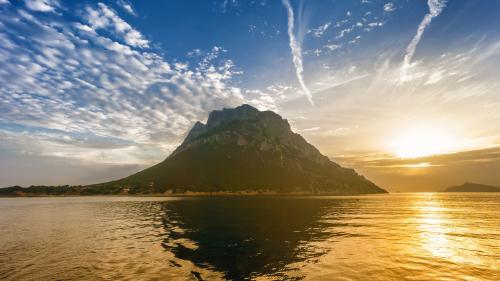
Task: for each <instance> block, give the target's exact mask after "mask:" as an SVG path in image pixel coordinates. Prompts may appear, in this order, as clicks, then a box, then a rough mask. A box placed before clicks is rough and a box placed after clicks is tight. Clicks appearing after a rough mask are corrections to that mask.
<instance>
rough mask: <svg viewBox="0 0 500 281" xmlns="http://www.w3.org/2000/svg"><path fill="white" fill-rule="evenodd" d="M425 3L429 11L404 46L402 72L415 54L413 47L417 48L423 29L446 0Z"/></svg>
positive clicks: (444, 4) (430, 0)
mask: <svg viewBox="0 0 500 281" xmlns="http://www.w3.org/2000/svg"><path fill="white" fill-rule="evenodd" d="M427 5H428V6H429V13H428V14H426V15H425V17H424V19H423V20H422V21H421V22H420V24H419V25H418V29H417V33H416V34H415V36H413V39H412V40H411V42H410V44H408V47H406V54H405V57H404V60H403V74H406V73H405V72H406V70H407V69H408V68H409V67H410V64H411V60H412V59H413V55H414V54H415V49H416V48H417V45H418V43H419V42H420V39H421V38H422V35H423V34H424V31H425V29H426V28H427V27H428V26H429V24H430V23H431V21H432V19H433V18H435V17H437V16H439V14H441V12H442V11H443V9H444V7H445V6H446V0H428V1H427Z"/></svg>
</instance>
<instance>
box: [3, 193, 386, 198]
mask: <svg viewBox="0 0 500 281" xmlns="http://www.w3.org/2000/svg"><path fill="white" fill-rule="evenodd" d="M381 194H390V193H389V192H387V193H358V194H344V193H311V192H283V193H279V192H186V193H178V194H175V193H171V194H162V193H157V194H88V195H86V194H84V195H82V194H61V195H51V194H40V195H36V194H26V195H0V198H37V197H231V196H241V197H253V196H263V197H274V196H310V197H315V196H364V195H381Z"/></svg>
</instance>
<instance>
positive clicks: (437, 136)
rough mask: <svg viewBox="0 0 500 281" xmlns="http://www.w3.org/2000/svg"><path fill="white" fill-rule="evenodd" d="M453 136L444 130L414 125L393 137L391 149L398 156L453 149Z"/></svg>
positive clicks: (426, 154) (437, 152) (445, 151)
mask: <svg viewBox="0 0 500 281" xmlns="http://www.w3.org/2000/svg"><path fill="white" fill-rule="evenodd" d="M456 146H457V145H456V141H455V140H454V138H453V137H452V136H451V135H450V134H449V133H447V132H446V131H444V130H439V129H437V128H432V127H429V126H422V127H414V128H411V129H409V130H407V131H405V132H404V133H403V134H401V135H399V136H398V137H396V138H395V140H394V142H393V145H392V147H391V151H392V152H393V153H394V154H395V155H397V156H398V157H400V158H417V157H424V156H429V155H434V154H442V153H447V152H450V151H453V150H454V149H455V148H456Z"/></svg>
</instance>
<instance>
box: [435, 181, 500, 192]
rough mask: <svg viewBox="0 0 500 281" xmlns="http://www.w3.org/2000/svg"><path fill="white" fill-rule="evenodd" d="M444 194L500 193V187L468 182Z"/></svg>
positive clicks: (447, 189) (448, 189) (453, 187)
mask: <svg viewBox="0 0 500 281" xmlns="http://www.w3.org/2000/svg"><path fill="white" fill-rule="evenodd" d="M443 191H444V192H500V187H498V186H491V185H484V184H478V183H470V182H466V183H464V184H462V185H457V186H450V187H448V188H446V189H445V190H443Z"/></svg>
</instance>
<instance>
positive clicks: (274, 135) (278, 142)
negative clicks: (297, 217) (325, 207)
mask: <svg viewBox="0 0 500 281" xmlns="http://www.w3.org/2000/svg"><path fill="white" fill-rule="evenodd" d="M93 188H94V189H96V190H98V189H100V188H106V189H111V190H116V191H118V190H124V189H125V190H127V191H129V193H130V192H131V193H162V192H166V191H167V192H174V193H177V192H186V191H196V192H217V191H226V192H250V191H260V192H298V193H328V194H363V193H385V192H386V191H385V190H383V189H381V188H379V187H377V186H376V185H375V184H374V183H372V182H370V181H369V180H367V179H365V178H364V177H363V176H360V175H358V174H357V173H356V172H355V171H354V170H353V169H347V168H343V167H341V166H339V165H338V164H336V163H334V162H332V161H330V160H329V159H328V157H326V156H324V155H322V154H321V153H320V152H319V151H318V149H316V148H315V147H314V146H312V145H311V144H309V143H307V141H306V140H305V139H304V138H303V137H302V136H300V135H299V134H296V133H294V132H292V130H291V129H290V125H289V124H288V122H287V121H286V120H285V119H283V118H281V116H279V115H278V114H276V113H274V112H271V111H259V110H257V109H256V108H254V107H252V106H250V105H242V106H239V107H236V108H232V109H223V110H217V111H213V112H211V113H210V115H209V117H208V121H207V122H206V124H203V123H201V122H196V124H194V126H193V128H192V129H191V130H190V131H189V133H188V135H187V137H186V138H185V140H184V141H183V142H182V144H181V145H180V146H179V147H178V148H177V149H176V150H175V151H174V152H173V153H172V154H171V155H170V156H168V157H167V158H166V159H165V160H164V161H163V162H161V163H159V164H157V165H155V166H153V167H150V168H148V169H145V170H143V171H141V172H139V173H136V174H134V175H131V176H129V177H126V178H123V179H121V180H117V181H113V182H108V183H104V184H99V185H95V186H93Z"/></svg>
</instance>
